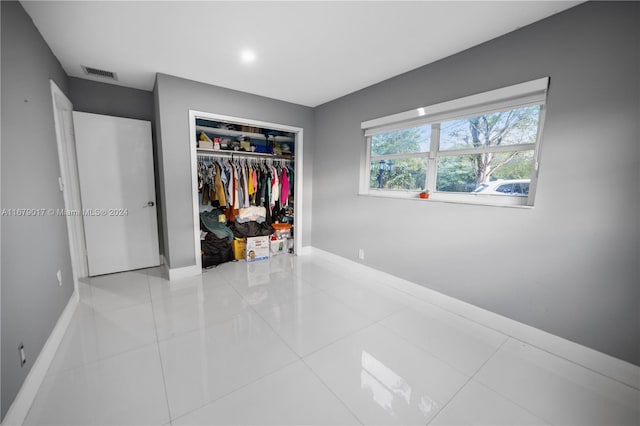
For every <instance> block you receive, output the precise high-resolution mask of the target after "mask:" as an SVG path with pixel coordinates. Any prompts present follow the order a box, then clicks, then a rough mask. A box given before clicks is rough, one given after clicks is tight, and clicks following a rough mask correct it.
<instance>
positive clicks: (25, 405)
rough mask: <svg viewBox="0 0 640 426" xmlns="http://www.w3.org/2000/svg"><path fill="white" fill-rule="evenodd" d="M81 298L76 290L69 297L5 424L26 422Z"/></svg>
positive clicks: (10, 409) (14, 401) (10, 408)
mask: <svg viewBox="0 0 640 426" xmlns="http://www.w3.org/2000/svg"><path fill="white" fill-rule="evenodd" d="M79 300H80V297H79V294H78V291H77V290H74V292H73V294H72V295H71V298H69V301H68V302H67V306H66V307H65V308H64V310H63V311H62V314H60V318H58V321H57V322H56V325H55V327H54V328H53V330H52V331H51V334H50V335H49V338H48V339H47V341H46V342H45V344H44V346H43V347H42V351H40V355H38V358H36V360H35V362H34V363H33V366H32V367H31V370H29V373H28V374H27V377H26V378H25V379H24V382H23V383H22V386H21V387H20V391H19V392H18V395H16V398H15V399H14V400H13V403H12V404H11V407H9V411H7V415H6V416H5V417H4V420H3V422H2V424H3V425H21V424H22V423H24V421H25V419H26V417H27V414H28V413H29V409H30V408H31V404H33V401H34V399H35V397H36V394H37V393H38V390H39V389H40V385H42V381H43V380H44V378H45V376H46V374H47V371H48V370H49V366H50V365H51V362H52V361H53V357H54V356H55V354H56V351H57V350H58V347H59V346H60V343H61V342H62V338H63V337H64V334H65V332H66V331H67V328H68V327H69V324H70V323H71V318H72V317H73V314H74V312H75V311H76V308H77V307H78V302H79Z"/></svg>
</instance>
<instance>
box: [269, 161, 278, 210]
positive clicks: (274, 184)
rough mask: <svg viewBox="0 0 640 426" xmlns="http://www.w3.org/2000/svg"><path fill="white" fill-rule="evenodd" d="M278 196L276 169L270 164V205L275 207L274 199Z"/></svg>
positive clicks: (276, 199)
mask: <svg viewBox="0 0 640 426" xmlns="http://www.w3.org/2000/svg"><path fill="white" fill-rule="evenodd" d="M279 197H280V181H279V180H278V171H277V170H276V168H275V167H273V166H271V197H270V199H271V206H272V207H275V205H276V201H278V199H279Z"/></svg>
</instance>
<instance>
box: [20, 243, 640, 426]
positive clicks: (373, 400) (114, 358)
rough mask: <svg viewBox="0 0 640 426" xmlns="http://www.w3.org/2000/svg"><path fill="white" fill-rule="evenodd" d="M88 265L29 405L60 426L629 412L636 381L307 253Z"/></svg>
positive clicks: (600, 419)
mask: <svg viewBox="0 0 640 426" xmlns="http://www.w3.org/2000/svg"><path fill="white" fill-rule="evenodd" d="M160 271H161V270H160V269H159V268H154V269H149V270H142V271H133V272H126V273H121V274H114V275H109V276H103V277H97V278H93V279H91V280H87V283H85V284H82V286H81V289H80V290H81V302H80V306H79V307H78V310H77V311H76V313H75V316H74V318H73V320H72V324H71V326H70V327H69V329H68V332H67V334H66V335H65V337H64V340H63V342H62V344H61V346H60V349H59V350H58V353H57V354H56V358H55V360H54V362H53V364H52V365H51V368H50V370H49V372H48V375H47V377H46V378H45V380H44V383H43V384H42V386H41V389H40V391H39V393H38V395H37V397H36V400H35V402H34V404H33V406H32V408H31V410H30V412H29V415H28V417H27V422H26V423H27V424H59V425H107V424H119V425H138V424H148V425H169V424H173V425H190V424H197V425H211V424H256V425H257V424H268V425H275V424H283V425H307V424H314V425H350V424H356V425H357V424H402V425H413V424H416V425H426V424H430V425H524V424H527V425H529V424H536V425H537V424H549V425H635V426H637V425H638V424H639V421H640V420H639V419H640V414H639V408H638V407H639V401H640V393H639V392H638V390H635V389H632V388H630V387H628V386H626V385H623V384H621V383H619V382H616V381H614V380H612V379H609V378H607V377H605V376H602V375H600V374H597V373H594V372H592V371H590V370H587V369H585V368H583V367H580V366H578V365H576V364H573V363H571V362H569V361H567V360H564V359H561V358H559V357H557V356H555V355H553V354H550V353H547V352H543V351H542V350H540V349H537V348H535V347H532V346H528V345H526V344H523V343H522V342H519V341H516V340H513V339H512V338H509V337H507V336H505V335H503V334H501V333H498V332H496V331H494V330H491V329H488V328H485V327H483V326H481V325H479V324H476V323H474V322H471V321H468V320H466V319H463V318H461V317H459V316H456V315H454V314H452V313H450V312H447V311H444V310H442V309H440V308H437V307H435V306H433V305H429V304H427V303H425V302H422V301H419V300H417V299H415V298H413V297H411V296H409V295H407V294H404V293H401V292H399V291H397V290H395V289H393V288H391V287H388V286H387V285H385V283H384V282H381V281H380V279H381V278H380V276H379V275H377V274H376V273H374V272H371V273H366V274H364V275H363V274H362V273H361V272H355V271H353V270H349V269H347V268H345V267H344V266H338V265H334V264H331V263H327V261H325V260H321V259H320V258H318V257H314V256H311V255H309V256H299V257H294V256H290V255H282V256H278V257H275V258H272V259H271V260H270V261H263V262H256V263H251V264H247V263H245V262H234V263H227V264H223V265H220V266H219V267H217V268H215V269H212V270H209V271H206V272H205V273H204V274H203V275H202V277H197V278H191V279H185V280H181V281H172V282H169V281H166V280H164V279H163V278H161V273H160Z"/></svg>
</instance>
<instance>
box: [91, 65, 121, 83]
mask: <svg viewBox="0 0 640 426" xmlns="http://www.w3.org/2000/svg"><path fill="white" fill-rule="evenodd" d="M82 70H83V71H84V73H85V74H86V75H92V76H95V77H101V78H108V79H110V80H117V79H118V75H117V74H116V73H115V72H113V71H105V70H99V69H98V68H91V67H87V66H84V65H82Z"/></svg>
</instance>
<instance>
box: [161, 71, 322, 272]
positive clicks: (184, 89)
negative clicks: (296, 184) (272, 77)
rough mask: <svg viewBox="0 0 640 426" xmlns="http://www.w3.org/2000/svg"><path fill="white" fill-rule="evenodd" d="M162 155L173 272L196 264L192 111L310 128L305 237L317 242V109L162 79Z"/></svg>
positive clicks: (306, 130)
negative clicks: (314, 167)
mask: <svg viewBox="0 0 640 426" xmlns="http://www.w3.org/2000/svg"><path fill="white" fill-rule="evenodd" d="M154 97H155V100H154V101H155V102H156V103H157V110H158V116H157V117H156V120H157V122H156V125H157V133H158V146H159V150H158V152H159V154H160V162H161V164H160V166H159V168H160V171H161V174H162V176H161V178H160V181H161V183H160V185H161V191H160V192H161V195H162V201H163V205H164V206H165V208H164V209H163V212H162V215H163V220H164V226H165V228H164V232H165V257H167V258H168V259H169V265H170V267H171V268H180V267H185V266H190V265H194V264H195V253H194V241H193V229H194V228H193V227H194V224H193V201H192V198H191V197H192V186H191V166H190V165H191V157H190V146H189V143H190V141H189V110H190V109H193V110H198V111H204V112H209V113H216V114H223V115H230V116H235V117H241V118H247V119H253V120H261V121H267V122H272V123H278V124H285V125H290V126H296V127H302V128H303V129H304V144H303V146H304V186H303V192H304V200H305V205H304V209H303V212H302V214H303V216H304V232H303V235H302V245H303V246H306V245H309V244H310V243H311V239H310V230H311V217H310V216H311V215H310V213H311V196H312V192H311V174H312V164H311V157H310V155H309V154H308V152H309V150H310V149H311V147H312V145H313V134H314V129H313V122H314V116H313V110H312V109H311V108H309V107H304V106H300V105H295V104H291V103H288V102H282V101H277V100H274V99H269V98H265V97H261V96H256V95H251V94H248V93H244V92H238V91H235V90H230V89H225V88H222V87H216V86H211V85H207V84H203V83H198V82H195V81H190V80H184V79H181V78H177V77H173V76H169V75H166V74H158V75H157V78H156V86H155V89H154Z"/></svg>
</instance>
